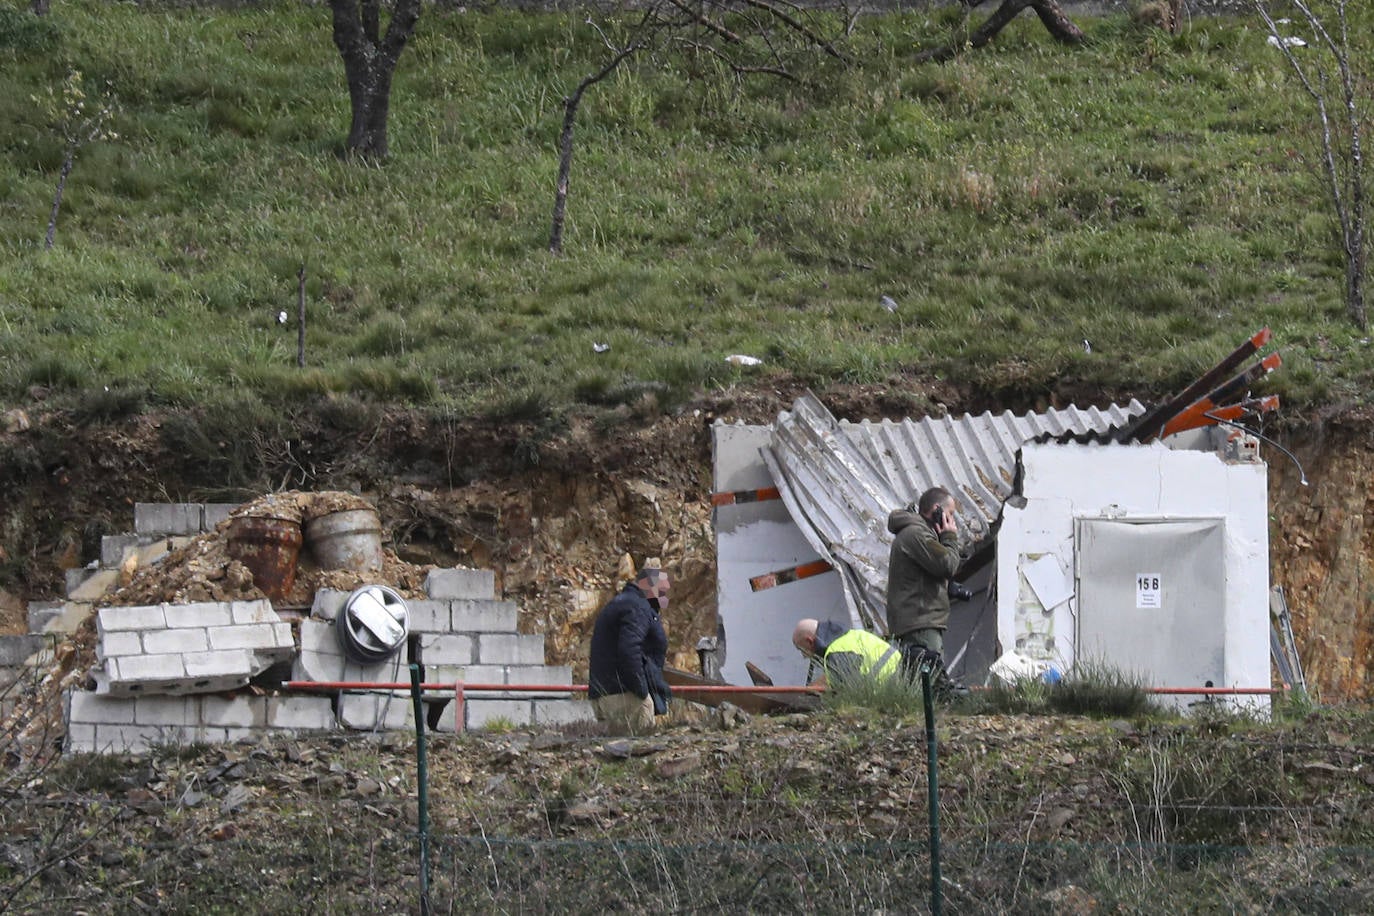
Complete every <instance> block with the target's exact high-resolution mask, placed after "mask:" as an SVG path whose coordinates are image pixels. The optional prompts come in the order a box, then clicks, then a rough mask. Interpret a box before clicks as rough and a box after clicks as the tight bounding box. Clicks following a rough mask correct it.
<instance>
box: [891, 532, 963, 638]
mask: <svg viewBox="0 0 1374 916" xmlns="http://www.w3.org/2000/svg"><path fill="white" fill-rule="evenodd" d="M887 530H888V531H891V532H892V533H893V534H894V535H896V537H895V538H893V541H892V554H891V556H890V557H889V559H888V566H887V631H888V634H889V635H890V636H892V637H894V638H896V637H902V636H905V635H907V634H908V633H911V632H913V631H915V630H928V629H936V630H943V629H945V628H946V627H947V626H949V594H948V593H947V592H946V588H947V585H948V581H949V579H950V577H952V576H953V575H954V574H955V572H957V571H958V569H959V563H960V557H959V546H958V545H959V535H958V534H956V533H955V532H953V531H945V532H942V533H940V534H939V535H936V533H935V529H934V528H932V527H930V523H929V522H927V521H926V520H925V519H924V518H922V517H921V516H920V515H918V514H917V513H915V512H913V511H911V510H910V509H896V510H894V511H893V512H892V513H891V514H890V515H888V517H887Z"/></svg>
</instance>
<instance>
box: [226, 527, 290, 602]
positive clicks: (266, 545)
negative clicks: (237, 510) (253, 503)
mask: <svg viewBox="0 0 1374 916" xmlns="http://www.w3.org/2000/svg"><path fill="white" fill-rule="evenodd" d="M227 549H228V552H229V556H230V557H232V558H233V559H235V560H238V561H239V562H240V563H242V564H243V565H244V566H246V567H247V568H248V571H249V572H251V573H252V574H253V584H254V585H256V586H257V587H258V590H259V591H261V592H262V593H263V594H264V595H266V596H267V597H268V598H270V599H272V600H274V601H279V600H281V599H282V598H285V597H286V593H287V592H289V591H291V586H292V585H294V584H295V583H296V561H297V560H298V559H299V558H300V552H301V526H300V523H299V522H295V521H290V520H288V519H282V518H267V517H260V516H240V517H238V518H235V519H232V520H230V522H229V530H228V543H227Z"/></svg>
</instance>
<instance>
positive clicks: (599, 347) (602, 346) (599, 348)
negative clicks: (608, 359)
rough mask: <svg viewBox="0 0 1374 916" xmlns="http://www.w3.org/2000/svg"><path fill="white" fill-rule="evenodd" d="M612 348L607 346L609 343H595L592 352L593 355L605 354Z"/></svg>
mask: <svg viewBox="0 0 1374 916" xmlns="http://www.w3.org/2000/svg"><path fill="white" fill-rule="evenodd" d="M610 348H611V345H610V344H607V343H594V344H592V352H593V353H605V352H606V351H607V350H609V349H610Z"/></svg>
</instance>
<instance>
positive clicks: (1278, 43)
mask: <svg viewBox="0 0 1374 916" xmlns="http://www.w3.org/2000/svg"><path fill="white" fill-rule="evenodd" d="M1269 46H1270V47H1271V48H1305V47H1307V42H1305V41H1303V40H1302V39H1301V38H1299V37H1298V36H1296V35H1289V36H1288V37H1287V38H1280V37H1279V36H1277V35H1270V36H1269Z"/></svg>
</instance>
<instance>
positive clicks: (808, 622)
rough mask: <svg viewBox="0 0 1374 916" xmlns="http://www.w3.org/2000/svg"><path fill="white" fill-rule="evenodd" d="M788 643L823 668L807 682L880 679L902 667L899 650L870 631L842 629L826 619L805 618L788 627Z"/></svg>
mask: <svg viewBox="0 0 1374 916" xmlns="http://www.w3.org/2000/svg"><path fill="white" fill-rule="evenodd" d="M792 645H794V646H796V647H797V649H798V650H799V651H800V652H801V653H802V654H803V655H805V656H806V657H807V658H814V659H819V660H820V661H821V662H822V664H823V665H824V668H825V672H824V673H823V674H822V675H821V676H820V677H819V678H817V679H816V680H815V681H813V682H812V684H811V686H813V687H821V686H825V684H826V682H827V678H833V679H834V681H835V682H836V683H838V682H840V681H847V680H852V679H853V678H855V677H871V678H873V679H875V680H879V681H884V680H887V679H888V678H890V677H893V676H894V675H896V674H898V673H899V672H900V671H901V670H902V653H901V652H899V651H898V650H897V649H895V648H893V647H892V646H891V645H889V644H888V642H887V640H885V639H883V638H882V637H881V636H878V635H876V634H874V633H870V632H868V631H867V630H862V629H857V628H855V629H846V628H845V627H842V626H840V625H839V624H837V623H834V622H833V621H829V620H821V621H817V620H815V619H814V618H810V617H808V618H806V619H805V620H800V621H798V622H797V627H796V629H794V630H793V631H792Z"/></svg>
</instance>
